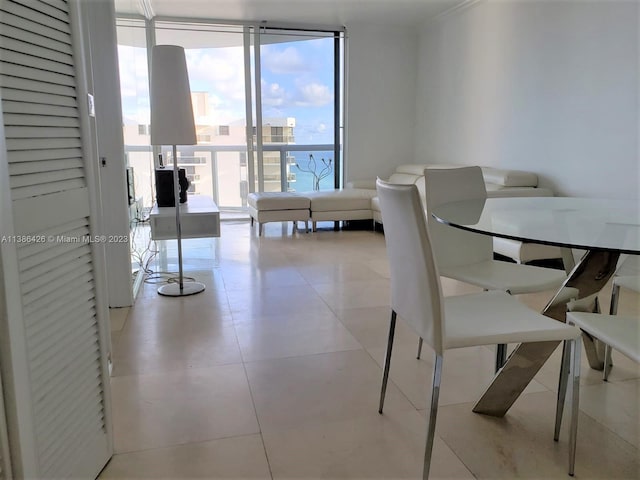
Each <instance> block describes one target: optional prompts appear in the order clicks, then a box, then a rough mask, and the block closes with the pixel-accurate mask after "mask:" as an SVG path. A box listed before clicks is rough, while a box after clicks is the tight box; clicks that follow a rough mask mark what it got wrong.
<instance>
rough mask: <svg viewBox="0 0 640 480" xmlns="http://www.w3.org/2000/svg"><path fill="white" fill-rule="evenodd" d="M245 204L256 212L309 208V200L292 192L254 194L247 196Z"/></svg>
mask: <svg viewBox="0 0 640 480" xmlns="http://www.w3.org/2000/svg"><path fill="white" fill-rule="evenodd" d="M247 203H248V204H249V206H251V207H253V208H255V209H256V210H260V211H262V210H299V209H305V208H309V204H310V201H309V198H308V197H307V196H303V195H298V194H296V193H292V192H260V193H258V192H256V193H250V194H249V195H248V196H247Z"/></svg>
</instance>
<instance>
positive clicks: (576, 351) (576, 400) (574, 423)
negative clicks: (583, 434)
mask: <svg viewBox="0 0 640 480" xmlns="http://www.w3.org/2000/svg"><path fill="white" fill-rule="evenodd" d="M581 338H582V337H578V338H577V339H575V340H571V377H572V382H571V429H570V431H569V475H571V476H572V477H573V474H574V471H575V465H576V442H577V438H578V413H579V412H578V407H579V405H580V357H581V354H582V348H581Z"/></svg>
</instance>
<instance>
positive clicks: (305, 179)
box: [289, 151, 335, 192]
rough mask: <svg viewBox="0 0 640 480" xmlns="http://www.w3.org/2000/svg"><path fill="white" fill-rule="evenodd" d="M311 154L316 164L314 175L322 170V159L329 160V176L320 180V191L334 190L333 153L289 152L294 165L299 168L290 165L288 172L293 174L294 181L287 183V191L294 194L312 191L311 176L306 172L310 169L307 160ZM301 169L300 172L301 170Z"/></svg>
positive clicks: (309, 162) (310, 166) (308, 160)
mask: <svg viewBox="0 0 640 480" xmlns="http://www.w3.org/2000/svg"><path fill="white" fill-rule="evenodd" d="M310 153H312V154H313V157H314V159H315V161H316V162H315V163H316V170H315V171H316V173H318V174H319V173H320V171H321V170H322V169H323V168H324V163H323V162H322V159H323V158H324V159H325V160H326V161H329V160H331V170H330V173H329V175H327V176H326V177H325V178H323V179H322V180H320V190H333V188H334V176H335V170H334V167H335V164H334V162H333V152H329V151H327V152H291V154H292V155H293V156H294V157H295V158H296V163H297V165H298V166H299V167H300V168H298V166H295V165H291V166H290V167H289V168H290V170H289V171H290V172H291V173H295V175H296V181H295V182H290V183H289V189H290V190H292V191H296V192H310V191H313V174H312V173H310V172H307V171H303V170H308V169H310V168H312V165H311V161H310V159H309V154H310ZM301 168H302V170H301Z"/></svg>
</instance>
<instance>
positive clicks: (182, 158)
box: [125, 136, 335, 209]
mask: <svg viewBox="0 0 640 480" xmlns="http://www.w3.org/2000/svg"><path fill="white" fill-rule="evenodd" d="M273 137H278V136H271V138H273ZM284 137H286V138H291V139H293V136H283V138H284ZM263 151H264V152H278V154H279V168H280V173H279V175H278V174H274V173H273V172H269V174H265V172H264V165H263V168H262V169H260V168H259V170H260V171H256V172H254V175H255V177H256V178H258V176H259V174H262V177H263V180H262V185H264V184H269V185H273V184H274V183H275V184H277V183H278V182H279V183H280V189H281V191H283V192H286V191H288V190H289V189H290V187H289V183H293V182H295V181H296V174H295V173H294V172H290V171H288V170H289V168H290V166H291V165H293V164H295V157H293V156H292V155H290V154H289V152H333V151H334V146H333V145H332V144H315V145H273V144H271V145H263ZM125 152H126V153H127V154H130V153H134V152H146V153H148V154H149V161H150V162H151V159H152V158H153V155H152V153H153V150H152V147H151V146H150V145H125ZM234 152H236V153H238V156H239V157H240V165H241V166H246V165H247V162H246V159H247V157H249V155H248V151H247V148H246V146H244V145H193V146H191V145H190V146H179V147H178V164H198V163H199V164H202V163H207V162H206V161H207V159H206V158H205V155H203V154H209V155H210V158H211V160H212V161H211V170H212V177H213V182H212V189H213V192H212V195H213V198H214V199H215V200H216V202H217V203H218V205H219V207H220V208H221V209H222V208H225V206H224V205H220V203H219V191H218V188H219V184H218V177H217V163H218V160H219V159H218V155H219V154H221V153H234ZM242 154H244V160H243V156H242ZM162 156H163V158H164V159H165V165H171V164H172V163H173V160H172V159H171V147H163V148H162ZM265 160H266V159H265ZM221 161H223V160H221ZM203 166H204V165H203ZM149 168H150V169H153V165H151V164H150V166H149ZM334 175H335V173H334ZM267 177H268V178H267ZM258 183H260V182H258ZM241 190H243V192H244V193H242V195H245V196H246V193H247V191H246V190H247V189H241ZM248 190H249V191H253V184H252V182H251V181H250V182H249V189H248ZM243 204H244V201H243Z"/></svg>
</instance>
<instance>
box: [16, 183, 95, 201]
mask: <svg viewBox="0 0 640 480" xmlns="http://www.w3.org/2000/svg"><path fill="white" fill-rule="evenodd" d="M83 185H84V182H83V180H81V179H77V180H65V181H61V182H58V183H55V184H54V183H48V184H43V185H34V186H30V187H24V188H16V189H13V190H12V191H11V198H12V199H13V200H20V199H24V198H31V197H38V196H42V195H46V194H48V193H56V192H63V191H65V190H74V189H77V188H80V187H82V186H83Z"/></svg>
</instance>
